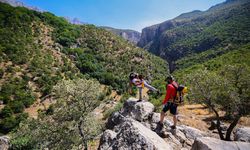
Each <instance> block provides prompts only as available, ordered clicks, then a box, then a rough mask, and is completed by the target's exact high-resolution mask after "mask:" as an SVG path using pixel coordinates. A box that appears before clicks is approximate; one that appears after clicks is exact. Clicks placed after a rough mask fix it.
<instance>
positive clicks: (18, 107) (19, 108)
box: [9, 101, 25, 113]
mask: <svg viewBox="0 0 250 150" xmlns="http://www.w3.org/2000/svg"><path fill="white" fill-rule="evenodd" d="M9 106H10V108H11V109H12V110H13V112H14V113H21V112H23V111H24V108H25V106H24V104H23V102H22V101H11V102H10V103H9Z"/></svg>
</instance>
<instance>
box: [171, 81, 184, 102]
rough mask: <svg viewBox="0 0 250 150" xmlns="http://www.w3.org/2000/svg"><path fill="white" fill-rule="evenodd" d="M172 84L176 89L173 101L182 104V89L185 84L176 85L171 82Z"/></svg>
mask: <svg viewBox="0 0 250 150" xmlns="http://www.w3.org/2000/svg"><path fill="white" fill-rule="evenodd" d="M172 85H173V87H174V88H175V90H176V94H175V97H174V103H175V104H177V105H181V104H184V92H183V90H184V88H185V86H184V85H178V87H176V86H175V85H174V84H172Z"/></svg>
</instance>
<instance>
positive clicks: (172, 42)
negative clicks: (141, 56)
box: [137, 0, 250, 71]
mask: <svg viewBox="0 0 250 150" xmlns="http://www.w3.org/2000/svg"><path fill="white" fill-rule="evenodd" d="M249 16H250V3H249V1H247V0H230V1H226V2H224V3H221V4H218V5H215V6H213V7H211V8H210V9H208V10H207V11H197V10H196V11H192V12H189V13H184V14H181V15H180V16H178V17H176V18H174V19H172V20H168V21H165V22H163V23H160V24H157V25H153V26H150V27H146V28H144V29H143V30H142V36H141V39H140V41H139V42H138V44H137V45H138V46H140V47H143V48H145V49H147V50H148V51H150V52H152V53H154V54H156V55H158V56H161V57H162V58H164V59H165V60H167V61H168V63H169V64H170V70H171V71H174V70H175V69H176V67H175V62H176V61H178V60H180V59H182V58H184V57H188V56H191V55H195V54H199V53H202V52H206V51H209V50H210V51H211V50H216V51H217V50H218V49H223V48H224V47H228V46H229V47H230V46H235V47H238V46H241V45H244V44H247V43H249V41H250V39H249V36H247V35H246V33H245V32H248V31H250V30H249V20H250V17H249ZM235 37H237V39H235ZM221 51H223V50H221ZM222 53H225V51H223V52H221V53H220V54H222ZM217 54H218V53H211V57H210V56H209V58H214V57H216V56H218V55H217ZM177 69H178V68H177Z"/></svg>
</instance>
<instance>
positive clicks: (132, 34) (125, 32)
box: [101, 27, 141, 44]
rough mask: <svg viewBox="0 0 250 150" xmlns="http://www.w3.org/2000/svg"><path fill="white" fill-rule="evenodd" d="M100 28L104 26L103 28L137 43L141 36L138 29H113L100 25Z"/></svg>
mask: <svg viewBox="0 0 250 150" xmlns="http://www.w3.org/2000/svg"><path fill="white" fill-rule="evenodd" d="M101 28H104V29H105V30H107V31H110V32H112V33H114V34H116V35H118V36H120V37H122V38H124V39H125V40H128V41H130V42H131V43H134V44H137V43H138V42H139V40H140V38H141V33H140V32H138V31H134V30H129V29H115V28H111V27H101Z"/></svg>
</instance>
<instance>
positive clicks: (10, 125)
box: [0, 116, 18, 133]
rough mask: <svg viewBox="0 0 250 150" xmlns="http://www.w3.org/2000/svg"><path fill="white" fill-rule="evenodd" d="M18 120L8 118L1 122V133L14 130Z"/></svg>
mask: <svg viewBox="0 0 250 150" xmlns="http://www.w3.org/2000/svg"><path fill="white" fill-rule="evenodd" d="M17 124H18V123H17V121H16V118H15V117H14V116H11V117H7V118H4V119H2V120H1V122H0V132H1V133H8V132H10V131H11V130H13V129H14V128H15V127H16V125H17Z"/></svg>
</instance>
